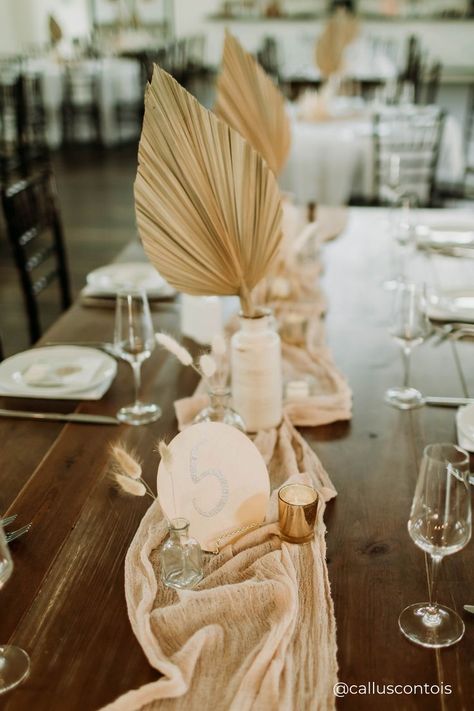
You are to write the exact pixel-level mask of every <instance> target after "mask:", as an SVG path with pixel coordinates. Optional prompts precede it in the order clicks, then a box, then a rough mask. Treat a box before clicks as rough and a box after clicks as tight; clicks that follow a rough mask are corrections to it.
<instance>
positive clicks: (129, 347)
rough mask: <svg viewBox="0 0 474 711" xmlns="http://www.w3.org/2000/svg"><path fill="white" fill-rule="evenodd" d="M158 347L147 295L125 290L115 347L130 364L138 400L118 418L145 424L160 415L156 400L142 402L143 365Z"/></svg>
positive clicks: (119, 297) (119, 304) (119, 303)
mask: <svg viewBox="0 0 474 711" xmlns="http://www.w3.org/2000/svg"><path fill="white" fill-rule="evenodd" d="M154 347H155V333H154V330H153V324H152V321H151V315H150V307H149V305H148V299H147V297H146V294H145V293H144V292H143V291H140V290H134V289H126V290H123V291H119V292H118V294H117V304H116V311H115V334H114V350H115V353H116V354H117V355H118V356H119V357H120V358H122V359H123V360H125V361H127V363H130V365H131V366H132V370H133V382H134V385H135V401H134V403H133V404H132V405H127V406H126V407H122V408H121V409H120V410H119V411H118V412H117V418H118V419H119V420H120V421H121V422H126V423H127V424H129V425H145V424H147V423H149V422H155V420H157V419H158V418H159V417H160V416H161V408H160V407H159V406H158V405H155V404H154V403H144V402H141V401H140V399H139V397H140V388H141V367H142V363H143V361H145V360H146V359H147V358H149V357H150V356H151V353H152V351H153V349H154Z"/></svg>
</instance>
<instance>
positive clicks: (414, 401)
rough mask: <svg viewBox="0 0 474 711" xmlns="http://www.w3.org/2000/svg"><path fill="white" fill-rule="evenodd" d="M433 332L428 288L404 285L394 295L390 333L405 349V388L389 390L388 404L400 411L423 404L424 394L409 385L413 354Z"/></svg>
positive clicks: (404, 283)
mask: <svg viewBox="0 0 474 711" xmlns="http://www.w3.org/2000/svg"><path fill="white" fill-rule="evenodd" d="M430 331H431V327H430V322H429V319H428V316H427V313H426V289H425V286H424V285H420V284H413V283H410V282H401V283H400V284H399V285H398V287H397V290H396V292H395V296H394V304H393V317H392V326H391V328H390V333H391V335H392V336H393V338H394V339H395V340H396V341H397V343H399V344H400V346H401V348H402V357H403V366H404V377H403V386H402V387H392V388H389V389H388V390H387V391H386V393H385V402H386V403H388V404H389V405H392V406H393V407H397V408H399V409H400V410H411V409H412V408H414V407H420V406H421V405H423V402H424V401H423V396H422V394H421V393H420V392H419V390H416V389H415V388H412V387H410V386H409V380H410V355H411V352H412V350H413V348H415V347H416V346H418V345H420V344H421V343H423V341H424V340H425V338H427V336H428V335H429V333H430Z"/></svg>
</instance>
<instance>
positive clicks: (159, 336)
mask: <svg viewBox="0 0 474 711" xmlns="http://www.w3.org/2000/svg"><path fill="white" fill-rule="evenodd" d="M155 338H156V340H157V342H158V343H159V344H160V346H163V348H166V350H167V351H169V352H170V353H172V354H173V355H174V356H175V357H176V358H177V359H178V360H179V361H180V362H181V363H182V364H183V365H186V366H188V365H192V364H193V359H192V356H191V353H190V352H189V351H188V350H186V348H185V347H184V346H182V345H181V343H178V341H177V340H176V339H175V338H173V337H172V336H169V335H168V334H167V333H161V332H160V333H155Z"/></svg>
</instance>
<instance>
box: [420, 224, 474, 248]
mask: <svg viewBox="0 0 474 711" xmlns="http://www.w3.org/2000/svg"><path fill="white" fill-rule="evenodd" d="M416 233H417V239H418V244H419V245H420V246H422V247H425V248H429V249H446V248H447V249H449V248H456V247H461V248H464V249H474V223H473V222H470V223H462V222H455V223H439V224H436V225H419V226H418V227H417V230H416Z"/></svg>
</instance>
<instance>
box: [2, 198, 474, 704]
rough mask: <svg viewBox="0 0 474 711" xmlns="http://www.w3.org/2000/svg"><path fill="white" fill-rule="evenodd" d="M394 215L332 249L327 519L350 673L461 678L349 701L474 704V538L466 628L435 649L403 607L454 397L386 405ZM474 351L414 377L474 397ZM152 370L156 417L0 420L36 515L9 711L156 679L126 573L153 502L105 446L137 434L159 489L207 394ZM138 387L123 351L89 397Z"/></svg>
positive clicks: (167, 369) (441, 268) (445, 262)
mask: <svg viewBox="0 0 474 711" xmlns="http://www.w3.org/2000/svg"><path fill="white" fill-rule="evenodd" d="M431 214H434V213H433V212H432V213H431ZM444 215H447V213H446V211H445V212H444ZM385 219H386V213H385V212H384V211H382V210H374V209H367V210H364V209H354V210H352V211H351V219H350V223H349V226H348V229H347V230H346V232H345V233H344V235H342V236H340V237H339V238H338V239H336V240H335V241H334V242H332V243H331V244H329V245H327V246H326V247H325V248H324V252H323V259H324V263H325V274H324V278H323V282H324V289H325V291H326V294H327V297H328V304H329V306H328V315H327V334H328V341H329V344H330V346H331V347H332V349H333V351H334V354H335V357H336V362H337V364H338V366H339V368H340V369H341V370H342V372H343V373H345V375H346V376H347V378H348V380H349V382H350V384H351V386H352V388H353V391H354V417H353V420H352V422H351V423H336V424H334V425H330V426H325V427H319V428H315V429H305V430H303V433H304V435H305V437H306V438H307V439H308V441H309V442H310V443H311V445H312V446H313V447H314V449H315V450H316V452H317V453H318V455H319V456H320V458H321V460H322V462H323V464H324V466H325V467H326V469H327V471H328V472H329V474H330V476H331V478H332V480H333V482H334V484H335V486H336V488H337V490H338V497H337V498H336V500H335V501H333V502H331V503H330V504H329V506H328V509H327V513H326V522H327V527H328V535H327V543H328V568H329V576H330V582H331V588H332V594H333V598H334V604H335V612H336V620H337V635H338V648H339V665H340V671H339V677H340V679H341V681H343V682H345V683H347V684H349V685H351V684H355V685H359V684H366V683H367V682H374V683H376V684H379V686H380V685H382V684H401V685H410V684H418V685H424V684H427V685H440V684H441V683H443V684H445V685H450V687H451V688H452V693H451V694H445V695H441V694H436V693H434V694H428V693H426V692H425V693H421V692H420V691H419V690H418V691H417V693H416V694H408V693H405V694H401V695H396V694H393V695H384V696H381V695H371V696H370V695H356V694H348V695H347V696H346V697H345V698H344V699H340V700H339V701H338V707H339V708H341V709H357V710H358V711H359V710H360V709H380V708H382V707H383V708H386V709H394V710H395V709H397V711H398V710H399V709H429V710H430V711H431V709H434V710H436V709H443V710H444V709H456V710H458V709H468V708H472V702H473V698H474V674H473V672H474V617H471V619H468V617H467V616H466V615H464V613H463V612H462V606H463V604H465V603H474V549H473V545H472V544H470V545H469V546H468V547H467V548H466V549H465V550H464V551H462V552H460V553H458V554H456V555H454V556H452V557H451V558H450V559H447V560H446V561H445V562H444V563H443V567H442V572H441V582H440V589H439V597H440V600H442V601H443V602H445V603H447V604H449V605H451V606H452V607H453V608H455V609H457V610H458V611H459V612H460V614H461V615H462V616H463V617H464V619H465V623H466V634H465V637H464V638H463V640H462V641H461V642H460V643H459V644H458V645H456V646H454V647H452V648H450V649H447V650H443V651H441V652H434V651H430V650H425V649H421V648H418V647H416V646H414V645H412V644H411V643H409V642H408V641H407V640H405V639H404V638H403V637H402V635H401V633H400V632H399V629H398V622H397V620H398V615H399V613H400V611H401V610H402V609H403V607H405V606H406V605H408V604H411V603H413V602H419V601H422V600H425V599H426V597H427V578H426V561H425V556H424V554H423V553H422V552H421V550H419V549H418V548H417V547H416V546H415V545H414V544H413V542H412V541H411V539H410V538H409V536H408V533H407V520H408V515H409V509H410V504H411V498H412V495H413V491H414V486H415V482H416V477H417V470H418V465H419V461H420V457H421V454H422V450H423V447H424V446H425V445H426V444H428V443H430V442H434V441H453V440H454V439H455V427H454V413H455V411H454V410H447V409H446V410H444V409H440V408H422V409H420V410H417V411H413V412H398V411H396V410H393V409H391V408H389V407H387V406H386V405H384V403H383V394H384V391H385V389H386V388H387V387H388V386H390V385H395V384H398V383H399V382H400V381H401V377H402V376H401V358H400V354H399V352H398V349H397V346H396V345H395V344H394V343H393V342H392V341H391V340H390V337H389V335H388V326H389V320H390V295H389V294H387V293H386V292H384V291H383V289H382V288H381V283H382V282H383V280H384V278H386V277H387V276H388V270H389V267H390V264H389V259H388V255H389V254H390V250H389V248H388V240H387V236H386V228H385V224H384V221H385ZM132 251H136V247H134V248H132ZM128 255H130V252H128ZM125 256H127V255H125ZM410 271H413V273H414V274H415V273H416V274H417V276H419V277H421V278H423V279H425V280H427V281H428V282H429V283H433V284H438V285H442V286H444V287H449V286H455V287H461V286H471V287H472V285H473V284H474V281H473V276H474V261H472V262H469V261H468V260H455V259H452V258H448V257H435V258H434V257H433V258H429V257H426V256H423V255H421V254H418V255H412V256H411V257H410ZM153 316H154V319H155V324H156V327H157V328H158V327H159V328H165V329H167V330H168V331H169V332H171V333H175V334H178V333H179V304H177V303H162V304H154V305H153ZM113 318H114V314H113V310H111V309H109V308H103V309H100V308H85V307H83V306H81V305H79V304H76V305H75V306H73V308H72V309H71V310H70V311H69V312H67V313H66V314H65V315H64V316H63V317H62V318H61V319H60V320H59V321H58V322H56V324H55V325H54V326H53V327H52V328H51V329H50V331H49V332H48V333H47V334H46V335H45V339H44V340H47V341H53V340H57V341H61V340H64V341H69V340H104V339H105V340H106V339H111V338H112V332H113ZM473 349H474V346H473V344H472V343H459V344H457V345H455V346H454V345H452V344H451V343H444V344H443V345H441V346H439V347H434V346H433V345H432V344H431V343H429V342H428V343H427V344H425V345H422V346H421V347H420V348H419V349H417V350H416V351H415V352H414V355H413V367H412V382H413V384H414V385H416V386H417V387H419V388H420V389H421V390H422V391H423V392H424V393H425V394H429V395H465V394H470V395H474V366H473V363H474V357H473V356H474V352H473ZM143 376H144V395H145V397H146V398H148V399H150V400H154V401H156V402H158V403H159V404H160V405H161V407H162V409H163V417H162V419H161V420H160V421H158V422H157V423H154V424H152V425H148V426H146V427H141V428H131V427H126V426H120V427H106V426H93V425H76V424H67V425H59V424H55V423H33V422H21V421H13V420H12V421H9V420H6V419H1V420H0V444H1V446H0V471H1V472H2V475H1V476H2V479H1V481H2V486H1V489H0V507H1V508H0V511H1V513H16V514H18V518H17V521H16V523H18V524H19V525H22V524H24V523H27V522H29V521H32V522H33V526H32V529H31V531H30V533H29V534H28V535H27V536H24V537H23V538H21V539H19V540H18V541H16V542H15V543H13V544H12V546H11V549H12V555H13V559H14V564H15V570H14V573H13V576H12V578H11V579H10V581H9V582H8V584H7V585H6V587H5V588H4V590H2V592H1V598H0V599H1V608H0V610H1V612H0V640H1V642H3V643H6V642H13V643H15V644H19V645H21V646H23V647H24V648H25V649H26V650H27V651H28V653H29V654H30V657H31V663H32V666H31V674H30V677H29V679H28V680H27V681H26V682H24V683H23V684H22V685H21V686H19V687H18V688H17V689H15V690H14V691H12V692H10V693H8V694H6V695H5V696H3V697H0V709H5V710H7V711H26V710H28V711H30V710H34V711H76V710H77V711H79V710H80V711H93V710H94V709H98V708H100V706H102V705H104V704H105V703H107V702H109V701H112V700H113V699H114V698H116V697H117V696H118V695H120V694H121V693H123V692H125V691H128V690H129V689H131V688H135V687H137V686H139V685H141V684H143V683H145V682H148V681H151V680H152V679H154V678H156V676H157V672H156V671H155V670H153V669H152V668H151V667H150V666H149V665H148V662H147V660H146V658H145V656H144V655H143V652H142V651H141V648H140V647H139V645H138V643H137V642H136V640H135V638H134V635H133V633H132V630H131V627H130V623H129V621H128V617H127V612H126V605H125V598H124V580H123V571H124V558H125V554H126V551H127V548H128V546H129V544H130V541H131V539H132V537H133V535H134V533H135V531H136V529H137V527H138V524H139V522H140V519H141V517H142V516H143V514H144V512H145V510H146V508H147V506H148V501H147V499H134V498H126V497H124V496H122V495H120V494H119V493H118V492H117V491H116V489H114V487H113V485H112V483H111V480H110V476H109V456H108V446H109V444H110V443H111V442H115V441H117V440H119V439H121V440H123V441H124V442H126V443H127V444H129V445H131V446H134V447H135V448H136V449H137V450H138V452H139V454H140V456H141V457H142V459H143V465H144V476H145V478H146V480H147V481H148V483H149V484H150V485H151V486H152V487H153V488H155V478H156V469H157V464H158V460H157V455H156V454H154V452H153V448H154V444H155V441H156V439H157V438H158V437H161V436H163V435H167V436H171V435H173V434H174V433H175V431H176V420H175V416H174V410H173V401H174V400H175V399H176V398H177V397H182V396H184V395H187V394H189V393H191V392H192V390H193V388H194V386H195V384H196V376H195V374H194V373H193V372H192V371H190V369H188V370H186V369H183V368H182V367H181V366H180V365H179V364H178V363H177V362H176V361H175V360H173V359H172V358H171V357H168V356H167V355H165V354H164V353H163V352H160V351H158V350H156V351H155V352H154V353H153V355H152V357H151V359H150V360H149V361H148V362H146V363H145V365H144V367H143ZM131 399H132V375H131V371H130V367H129V366H128V365H126V364H123V363H121V364H120V365H119V371H118V375H117V378H116V380H115V382H114V383H113V385H112V387H111V389H110V390H109V392H108V393H107V394H106V395H105V396H104V398H103V399H102V400H101V401H99V402H83V403H80V404H78V405H77V408H76V409H77V410H78V411H81V412H94V413H101V414H113V413H114V412H115V411H116V410H117V409H118V408H119V407H120V406H122V405H123V404H125V403H127V402H129V401H130V400H131ZM0 406H2V407H4V406H16V407H20V406H21V407H29V408H31V409H35V408H36V409H39V406H41V408H42V409H45V408H50V409H51V410H61V411H64V412H67V411H69V410H73V409H74V408H75V403H71V402H69V403H67V402H62V403H61V402H53V401H45V402H43V401H26V402H25V401H24V400H12V399H7V398H0ZM301 643H302V644H304V640H301ZM295 711H302V710H300V709H298V710H295ZM303 711H306V710H303ZM308 711H310V710H308Z"/></svg>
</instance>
